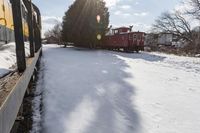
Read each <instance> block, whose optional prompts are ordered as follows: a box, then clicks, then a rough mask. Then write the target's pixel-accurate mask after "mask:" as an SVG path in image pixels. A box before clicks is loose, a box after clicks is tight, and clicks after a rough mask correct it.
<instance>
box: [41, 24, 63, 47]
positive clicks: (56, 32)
mask: <svg viewBox="0 0 200 133" xmlns="http://www.w3.org/2000/svg"><path fill="white" fill-rule="evenodd" d="M61 31H62V25H61V23H58V24H56V25H55V26H54V27H53V28H52V29H50V30H48V31H47V32H45V33H44V36H45V38H49V37H54V38H55V39H56V41H57V42H58V43H59V44H60V42H61Z"/></svg>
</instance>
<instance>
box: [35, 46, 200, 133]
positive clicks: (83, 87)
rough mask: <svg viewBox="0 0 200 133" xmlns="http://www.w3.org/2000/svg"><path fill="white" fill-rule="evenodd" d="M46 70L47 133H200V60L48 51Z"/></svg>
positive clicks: (51, 48)
mask: <svg viewBox="0 0 200 133" xmlns="http://www.w3.org/2000/svg"><path fill="white" fill-rule="evenodd" d="M41 68H42V69H41V70H40V76H39V77H40V78H39V82H38V86H37V88H39V89H41V88H42V89H43V98H42V99H43V116H42V133H199V131H200V111H199V110H200V59H199V58H189V57H178V56H174V55H166V54H159V53H145V52H142V53H140V54H128V53H120V52H113V51H104V50H96V51H95V50H86V49H77V48H73V47H71V48H60V47H58V46H56V45H47V46H44V53H43V59H42V63H41ZM36 101H37V99H36ZM36 101H35V102H36ZM36 105H37V106H36V107H35V116H36V117H35V118H36V119H35V122H38V119H37V118H39V119H40V116H39V117H38V115H37V113H38V110H37V109H38V104H36ZM34 125H37V124H36V123H34ZM36 128H37V127H34V129H36ZM35 131H36V130H35Z"/></svg>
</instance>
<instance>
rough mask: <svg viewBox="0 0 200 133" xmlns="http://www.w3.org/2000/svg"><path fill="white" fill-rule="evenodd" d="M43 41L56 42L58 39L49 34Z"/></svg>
mask: <svg viewBox="0 0 200 133" xmlns="http://www.w3.org/2000/svg"><path fill="white" fill-rule="evenodd" d="M43 42H45V43H47V44H58V43H59V40H58V39H57V38H56V37H54V36H50V37H47V38H45V39H44V40H43Z"/></svg>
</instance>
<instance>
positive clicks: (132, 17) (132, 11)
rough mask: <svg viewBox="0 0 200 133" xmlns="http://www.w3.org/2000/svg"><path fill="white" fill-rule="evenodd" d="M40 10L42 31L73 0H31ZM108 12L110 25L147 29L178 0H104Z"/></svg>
mask: <svg viewBox="0 0 200 133" xmlns="http://www.w3.org/2000/svg"><path fill="white" fill-rule="evenodd" d="M32 1H33V2H34V3H35V4H36V5H37V6H38V7H39V8H40V10H41V13H42V20H43V32H45V31H46V30H48V29H49V28H51V27H52V26H53V25H54V24H55V23H56V22H57V21H62V17H63V15H64V12H65V11H66V10H67V9H68V7H69V6H70V5H71V4H72V3H73V0H32ZM105 1H106V3H107V6H108V7H109V12H110V25H113V26H114V27H118V26H129V25H133V26H134V30H140V31H148V30H149V28H150V26H151V25H152V23H153V22H154V20H155V19H156V17H157V16H159V15H160V14H161V13H162V12H164V11H169V10H172V9H174V8H175V7H176V6H178V5H179V3H180V0H105Z"/></svg>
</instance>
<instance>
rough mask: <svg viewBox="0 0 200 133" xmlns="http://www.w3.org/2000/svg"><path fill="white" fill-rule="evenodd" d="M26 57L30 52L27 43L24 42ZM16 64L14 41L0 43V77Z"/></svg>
mask: <svg viewBox="0 0 200 133" xmlns="http://www.w3.org/2000/svg"><path fill="white" fill-rule="evenodd" d="M25 52H26V57H28V56H29V55H30V54H29V53H30V52H29V43H28V42H26V43H25ZM15 64H16V52H15V43H9V44H5V45H2V46H1V45H0V77H2V76H3V75H4V74H6V73H8V72H9V71H11V70H12V69H13V68H12V67H13V66H15Z"/></svg>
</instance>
